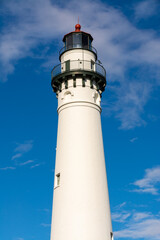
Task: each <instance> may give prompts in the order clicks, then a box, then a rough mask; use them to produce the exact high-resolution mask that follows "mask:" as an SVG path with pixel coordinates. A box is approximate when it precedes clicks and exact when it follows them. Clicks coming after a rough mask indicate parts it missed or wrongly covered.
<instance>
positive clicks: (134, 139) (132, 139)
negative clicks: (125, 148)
mask: <svg viewBox="0 0 160 240" xmlns="http://www.w3.org/2000/svg"><path fill="white" fill-rule="evenodd" d="M136 140H138V137H134V138H131V139H130V142H131V143H133V142H135V141H136Z"/></svg>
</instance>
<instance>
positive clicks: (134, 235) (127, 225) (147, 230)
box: [112, 206, 160, 240]
mask: <svg viewBox="0 0 160 240" xmlns="http://www.w3.org/2000/svg"><path fill="white" fill-rule="evenodd" d="M115 209H116V211H115V212H113V213H112V220H113V221H115V222H119V223H123V225H120V226H119V229H120V228H122V229H120V230H118V231H115V232H114V236H115V238H116V239H121V238H123V239H124V238H126V239H143V240H149V239H152V240H159V239H160V228H159V227H158V226H160V219H159V216H158V215H157V216H153V214H152V213H150V212H138V211H136V210H135V209H133V208H132V209H131V210H128V211H127V210H124V209H123V206H122V208H120V209H119V210H118V209H117V207H115Z"/></svg>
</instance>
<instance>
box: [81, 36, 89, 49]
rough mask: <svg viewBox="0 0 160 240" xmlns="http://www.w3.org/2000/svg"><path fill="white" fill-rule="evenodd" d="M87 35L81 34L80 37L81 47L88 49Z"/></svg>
mask: <svg viewBox="0 0 160 240" xmlns="http://www.w3.org/2000/svg"><path fill="white" fill-rule="evenodd" d="M88 38H89V37H88V35H86V34H83V35H82V47H83V48H88V45H89V44H88Z"/></svg>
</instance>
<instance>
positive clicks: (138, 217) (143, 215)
mask: <svg viewBox="0 0 160 240" xmlns="http://www.w3.org/2000/svg"><path fill="white" fill-rule="evenodd" d="M150 216H151V213H146V212H136V213H134V214H133V219H134V220H135V221H139V220H141V219H144V218H148V217H150Z"/></svg>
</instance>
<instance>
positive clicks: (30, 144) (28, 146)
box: [14, 140, 33, 153]
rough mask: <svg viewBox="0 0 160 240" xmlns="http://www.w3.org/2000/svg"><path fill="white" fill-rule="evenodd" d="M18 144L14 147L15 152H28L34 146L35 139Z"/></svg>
mask: <svg viewBox="0 0 160 240" xmlns="http://www.w3.org/2000/svg"><path fill="white" fill-rule="evenodd" d="M17 145H18V146H17V147H16V148H15V149H14V151H15V152H20V153H26V152H29V151H30V150H31V149H32V147H33V141H32V140H30V141H26V142H25V143H20V144H17Z"/></svg>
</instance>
